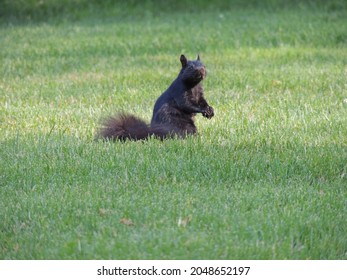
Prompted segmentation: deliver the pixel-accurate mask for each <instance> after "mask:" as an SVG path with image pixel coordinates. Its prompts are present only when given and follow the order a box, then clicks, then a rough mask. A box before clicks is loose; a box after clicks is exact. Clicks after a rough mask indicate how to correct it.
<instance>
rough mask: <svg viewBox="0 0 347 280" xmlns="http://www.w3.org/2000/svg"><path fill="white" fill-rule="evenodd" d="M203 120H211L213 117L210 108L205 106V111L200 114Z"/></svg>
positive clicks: (212, 111)
mask: <svg viewBox="0 0 347 280" xmlns="http://www.w3.org/2000/svg"><path fill="white" fill-rule="evenodd" d="M202 115H203V116H204V117H205V118H208V119H211V118H212V117H213V116H214V110H213V108H212V107H211V106H207V108H206V110H204V111H203V112H202Z"/></svg>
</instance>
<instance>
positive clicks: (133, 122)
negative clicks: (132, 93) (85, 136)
mask: <svg viewBox="0 0 347 280" xmlns="http://www.w3.org/2000/svg"><path fill="white" fill-rule="evenodd" d="M180 61H181V64H182V68H181V71H180V72H179V74H178V76H177V78H176V79H175V80H174V81H173V82H172V84H171V85H170V86H169V88H168V89H167V90H166V91H164V92H163V93H162V95H161V96H159V98H158V99H157V101H156V102H155V104H154V109H153V116H152V120H151V123H150V125H148V124H147V123H146V122H145V121H144V120H142V119H140V118H138V117H136V116H134V115H132V114H125V113H122V114H119V115H117V116H114V117H110V118H108V119H106V120H105V121H104V122H103V124H102V127H101V128H100V129H99V131H98V138H103V139H110V140H121V141H125V140H145V139H148V138H149V137H151V136H154V137H156V138H159V139H161V140H163V139H166V138H170V137H175V136H177V137H179V138H185V137H186V136H187V135H189V134H196V133H197V128H196V126H195V124H194V116H195V115H196V114H197V113H201V114H202V115H203V116H204V117H205V118H208V119H211V118H212V117H213V116H214V110H213V108H212V107H211V106H210V105H208V103H207V101H206V100H205V98H204V95H203V88H202V84H201V82H202V80H204V79H205V77H206V68H205V66H204V64H203V63H202V62H201V61H200V56H199V55H198V56H197V59H196V60H188V59H187V58H186V57H185V56H184V55H183V54H182V55H181V57H180Z"/></svg>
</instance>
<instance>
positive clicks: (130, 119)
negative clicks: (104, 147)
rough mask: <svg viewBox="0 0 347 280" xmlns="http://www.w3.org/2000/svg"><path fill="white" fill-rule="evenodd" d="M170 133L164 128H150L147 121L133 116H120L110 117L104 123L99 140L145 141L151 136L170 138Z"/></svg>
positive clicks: (99, 132) (99, 133)
mask: <svg viewBox="0 0 347 280" xmlns="http://www.w3.org/2000/svg"><path fill="white" fill-rule="evenodd" d="M169 134H170V132H169V131H168V130H167V129H165V128H164V127H160V126H156V127H150V126H149V125H147V124H146V122H145V121H143V120H141V119H140V118H138V117H136V116H134V115H131V114H119V115H117V116H115V117H109V118H108V119H106V120H105V121H104V122H103V123H102V127H101V128H100V129H99V131H98V138H103V139H110V140H121V141H125V140H127V139H128V140H144V139H147V138H148V137H150V136H152V135H153V136H155V137H158V138H160V139H164V138H166V137H168V136H169Z"/></svg>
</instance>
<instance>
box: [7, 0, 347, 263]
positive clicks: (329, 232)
mask: <svg viewBox="0 0 347 280" xmlns="http://www.w3.org/2000/svg"><path fill="white" fill-rule="evenodd" d="M61 2H62V3H63V4H64V3H66V2H64V1H60V2H59V1H57V2H55V1H41V2H40V3H42V4H40V5H41V6H40V7H41V8H38V6H35V5H38V4H37V3H38V2H37V1H34V0H33V1H28V3H29V4H28V6H25V5H24V4H23V2H21V1H12V2H11V1H5V4H6V5H5V6H4V7H5V8H6V9H4V11H5V12H2V19H1V25H0V42H1V48H0V106H1V107H0V145H1V147H0V197H1V199H0V220H1V223H0V259H346V258H347V239H346V233H347V225H346V214H347V211H346V210H347V83H346V80H347V79H346V77H347V52H346V47H347V25H346V18H347V12H346V11H347V10H346V8H347V7H346V3H345V2H344V1H330V2H329V4H325V3H324V1H322V2H318V4H315V2H309V1H306V2H303V1H295V2H294V3H293V2H291V3H292V4H290V5H289V4H285V2H286V1H279V2H276V1H270V0H269V1H265V2H263V3H264V4H259V3H258V2H256V1H251V2H248V3H250V4H248V5H246V4H244V2H242V1H235V2H232V3H229V4H226V3H224V2H223V1H218V2H217V4H216V5H215V6H214V5H212V4H211V3H209V2H207V1H206V2H203V1H201V2H198V4H196V5H197V6H196V8H194V7H193V6H192V4H189V3H188V2H179V3H178V4H177V5H178V6H177V8H176V7H174V5H175V2H176V1H173V2H169V4H167V6H165V5H164V6H163V5H162V6H160V5H159V7H158V6H157V5H156V4H157V3H156V1H146V2H145V4H143V5H145V6H144V8H142V7H141V6H139V5H138V4H136V1H133V2H131V4H129V6H126V5H124V4H123V5H122V6H117V5H113V4H112V2H111V1H106V2H104V3H105V4H104V5H101V6H99V5H98V4H97V2H95V3H94V2H93V1H92V2H91V4H90V5H88V6H87V7H85V6H83V5H82V4H83V3H84V2H83V1H76V2H73V3H75V4H76V6H67V7H65V8H64V6H59V5H62V4H59V3H61ZM287 2H288V1H287ZM79 3H80V4H79ZM16 4H17V6H16ZM71 5H72V4H71ZM79 5H80V6H79ZM185 5H188V7H185ZM189 5H190V6H189ZM35 7H36V8H35ZM81 7H83V8H81ZM20 8H21V9H20ZM64 9H65V10H64ZM67 10H68V11H70V12H69V13H68V14H67V15H66V14H65V13H60V12H61V11H67ZM158 11H160V12H158ZM63 14H64V16H63ZM181 53H184V54H186V55H187V56H188V57H190V58H194V57H195V55H196V54H197V53H200V55H201V58H202V60H203V61H204V62H205V64H206V66H207V69H208V77H207V79H206V81H205V82H204V85H205V95H206V98H207V100H208V102H209V103H210V104H211V105H212V106H213V107H214V108H215V114H216V115H215V117H214V118H213V119H212V120H206V119H204V118H202V117H201V116H197V119H196V120H197V126H198V130H199V135H198V136H196V137H189V138H188V139H185V140H177V139H172V140H167V141H163V142H161V141H158V140H156V139H150V140H149V141H147V142H126V143H110V142H102V141H94V136H95V132H96V129H97V127H98V125H99V121H100V119H102V118H103V117H105V116H108V115H110V114H113V113H115V112H117V111H126V112H131V113H136V114H137V115H138V116H140V117H142V118H144V119H146V120H148V121H149V120H150V118H151V113H152V107H153V104H154V102H155V100H156V98H157V97H158V96H159V95H160V94H161V92H163V91H164V90H165V89H166V88H167V86H168V85H169V84H170V83H171V82H172V80H173V79H174V78H175V77H176V75H177V73H178V70H179V67H180V63H179V56H180V54H181ZM122 219H123V220H122ZM124 219H126V220H124ZM121 220H122V221H128V220H130V221H132V223H133V224H134V225H126V223H125V224H124V223H122V222H121Z"/></svg>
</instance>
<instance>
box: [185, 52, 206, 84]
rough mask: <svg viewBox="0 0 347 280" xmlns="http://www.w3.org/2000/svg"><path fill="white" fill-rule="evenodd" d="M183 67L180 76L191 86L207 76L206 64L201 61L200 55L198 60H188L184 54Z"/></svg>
mask: <svg viewBox="0 0 347 280" xmlns="http://www.w3.org/2000/svg"><path fill="white" fill-rule="evenodd" d="M180 61H181V64H182V69H181V72H180V76H181V79H182V81H183V82H184V83H185V84H188V85H189V86H192V87H193V86H195V85H197V84H198V83H200V82H201V81H202V80H203V79H205V77H206V68H205V65H204V64H202V62H201V61H200V56H199V55H198V57H197V58H196V60H188V59H187V58H186V57H185V56H184V55H183V54H182V55H181V57H180Z"/></svg>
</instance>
